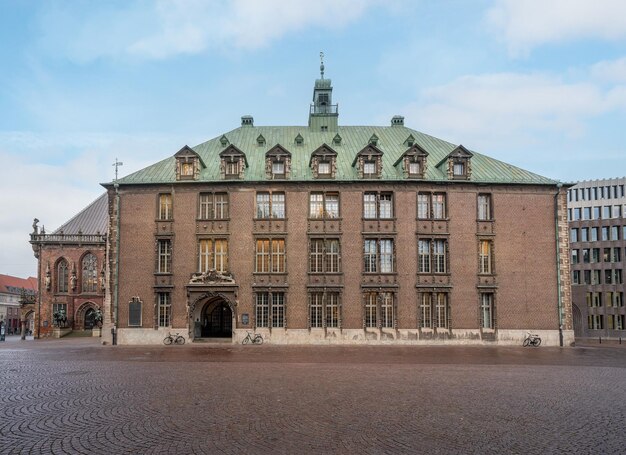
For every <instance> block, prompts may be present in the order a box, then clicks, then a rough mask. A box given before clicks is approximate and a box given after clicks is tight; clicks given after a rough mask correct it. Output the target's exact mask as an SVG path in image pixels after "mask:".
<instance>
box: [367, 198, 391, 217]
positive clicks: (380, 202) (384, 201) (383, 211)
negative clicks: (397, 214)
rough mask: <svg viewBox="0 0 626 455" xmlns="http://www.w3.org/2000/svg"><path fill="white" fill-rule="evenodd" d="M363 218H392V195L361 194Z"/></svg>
mask: <svg viewBox="0 0 626 455" xmlns="http://www.w3.org/2000/svg"><path fill="white" fill-rule="evenodd" d="M363 218H365V219H375V218H381V219H390V218H393V193H363Z"/></svg>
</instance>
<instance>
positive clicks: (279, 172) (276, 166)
mask: <svg viewBox="0 0 626 455" xmlns="http://www.w3.org/2000/svg"><path fill="white" fill-rule="evenodd" d="M272 176H273V177H274V178H275V179H284V178H285V162H284V161H272Z"/></svg>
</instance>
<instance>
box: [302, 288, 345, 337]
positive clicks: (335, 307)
mask: <svg viewBox="0 0 626 455" xmlns="http://www.w3.org/2000/svg"><path fill="white" fill-rule="evenodd" d="M309 318H310V324H311V328H322V327H330V328H337V327H339V293H337V292H326V293H324V292H313V293H311V294H310V295H309Z"/></svg>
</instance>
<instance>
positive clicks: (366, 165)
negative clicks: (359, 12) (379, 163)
mask: <svg viewBox="0 0 626 455" xmlns="http://www.w3.org/2000/svg"><path fill="white" fill-rule="evenodd" d="M374 176H376V161H365V162H363V177H365V178H368V177H370V178H371V177H374Z"/></svg>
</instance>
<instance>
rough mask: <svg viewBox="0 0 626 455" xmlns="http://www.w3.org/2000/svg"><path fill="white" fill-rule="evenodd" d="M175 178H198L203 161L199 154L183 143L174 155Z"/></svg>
mask: <svg viewBox="0 0 626 455" xmlns="http://www.w3.org/2000/svg"><path fill="white" fill-rule="evenodd" d="M174 158H175V159H176V180H198V179H199V178H200V169H201V167H205V166H204V162H203V161H202V159H201V158H200V156H199V155H198V154H197V153H196V152H195V151H194V150H193V149H192V148H190V147H189V146H187V145H185V146H184V147H183V148H182V149H180V150H179V151H178V152H177V153H176V154H175V155H174Z"/></svg>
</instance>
